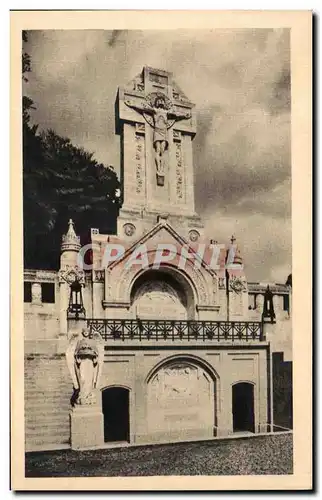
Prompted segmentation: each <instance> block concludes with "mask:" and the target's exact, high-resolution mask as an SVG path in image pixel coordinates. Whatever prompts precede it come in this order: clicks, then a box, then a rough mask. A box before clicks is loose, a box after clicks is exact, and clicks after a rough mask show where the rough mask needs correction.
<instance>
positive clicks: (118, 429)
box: [102, 387, 130, 442]
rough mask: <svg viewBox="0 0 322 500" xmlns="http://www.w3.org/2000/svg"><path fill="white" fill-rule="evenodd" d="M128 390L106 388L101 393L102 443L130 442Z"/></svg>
mask: <svg viewBox="0 0 322 500" xmlns="http://www.w3.org/2000/svg"><path fill="white" fill-rule="evenodd" d="M129 394H130V391H129V389H126V388H124V387H108V388H107V389H105V390H104V391H102V409H103V415H104V441H105V442H111V441H129V440H130V411H129V410H130V408H129V399H130V398H129Z"/></svg>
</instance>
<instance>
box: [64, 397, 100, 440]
mask: <svg viewBox="0 0 322 500" xmlns="http://www.w3.org/2000/svg"><path fill="white" fill-rule="evenodd" d="M69 418H70V439H71V447H72V449H73V450H77V449H80V448H88V447H92V446H93V447H94V446H102V445H103V444H104V418H103V414H102V411H101V408H100V407H99V406H97V405H88V406H87V405H76V406H75V407H74V408H73V409H72V410H71V412H70V414H69Z"/></svg>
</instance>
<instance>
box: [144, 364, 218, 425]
mask: <svg viewBox="0 0 322 500" xmlns="http://www.w3.org/2000/svg"><path fill="white" fill-rule="evenodd" d="M214 387H215V386H214V382H213V381H212V380H211V379H210V377H209V376H208V374H206V373H205V372H204V371H203V370H202V369H201V368H200V367H197V366H193V365H192V364H190V363H186V362H180V363H175V364H172V365H170V366H168V367H164V368H162V369H160V370H159V371H158V372H157V374H156V375H155V376H154V377H153V378H152V380H151V381H150V383H149V387H148V412H149V414H148V421H149V430H150V431H153V430H158V431H159V432H160V431H165V432H166V431H169V430H170V431H176V430H180V431H181V430H182V431H184V429H194V428H196V429H197V428H198V427H200V426H201V427H208V428H209V429H212V428H213V425H214V417H215V414H214V412H215V406H214V400H215V394H214Z"/></svg>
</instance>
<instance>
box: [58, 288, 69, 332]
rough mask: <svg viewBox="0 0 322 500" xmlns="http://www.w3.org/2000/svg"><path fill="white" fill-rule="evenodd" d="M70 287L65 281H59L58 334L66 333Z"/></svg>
mask: <svg viewBox="0 0 322 500" xmlns="http://www.w3.org/2000/svg"><path fill="white" fill-rule="evenodd" d="M69 293H70V287H69V285H68V283H67V282H66V281H62V282H61V283H59V324H60V334H61V335H66V334H67V330H68V327H67V309H68V302H69Z"/></svg>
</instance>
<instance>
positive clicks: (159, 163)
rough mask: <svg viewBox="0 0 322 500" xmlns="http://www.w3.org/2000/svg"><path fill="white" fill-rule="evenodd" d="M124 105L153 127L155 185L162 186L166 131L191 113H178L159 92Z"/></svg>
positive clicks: (166, 141) (167, 142)
mask: <svg viewBox="0 0 322 500" xmlns="http://www.w3.org/2000/svg"><path fill="white" fill-rule="evenodd" d="M124 102H125V104H126V105H127V106H129V107H131V108H133V109H135V110H136V111H138V112H139V113H142V114H143V116H144V118H145V120H146V121H147V122H148V123H149V125H151V127H153V148H154V152H155V164H156V174H157V183H158V185H160V186H163V185H164V175H165V158H164V156H165V155H164V153H165V151H167V149H168V148H169V139H168V129H169V128H171V127H172V126H173V125H174V123H175V122H176V121H178V120H184V119H189V118H191V113H190V112H188V113H180V112H179V111H177V110H175V109H174V108H173V105H172V103H171V101H170V99H169V98H168V97H167V96H166V95H164V94H162V93H161V92H152V94H150V95H149V96H147V98H146V102H144V103H142V104H141V105H138V104H136V103H134V102H132V101H129V100H126V101H124Z"/></svg>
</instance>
